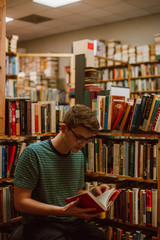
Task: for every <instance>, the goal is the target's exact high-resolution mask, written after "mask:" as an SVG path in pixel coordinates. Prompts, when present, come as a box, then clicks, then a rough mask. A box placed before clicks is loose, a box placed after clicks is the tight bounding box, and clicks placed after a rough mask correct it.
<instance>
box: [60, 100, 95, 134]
mask: <svg viewBox="0 0 160 240" xmlns="http://www.w3.org/2000/svg"><path fill="white" fill-rule="evenodd" d="M63 123H65V124H66V125H67V126H68V127H70V128H75V127H78V126H82V127H84V128H87V129H88V130H89V131H91V132H93V133H97V132H98V130H99V122H98V120H97V117H96V114H95V112H94V111H92V110H91V108H89V107H87V106H85V105H81V104H76V105H75V106H72V107H70V108H68V109H67V111H66V113H65V115H64V118H63Z"/></svg>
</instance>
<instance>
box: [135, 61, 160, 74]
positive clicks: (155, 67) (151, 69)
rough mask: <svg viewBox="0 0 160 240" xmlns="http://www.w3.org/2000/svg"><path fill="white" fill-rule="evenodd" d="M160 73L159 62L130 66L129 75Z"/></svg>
mask: <svg viewBox="0 0 160 240" xmlns="http://www.w3.org/2000/svg"><path fill="white" fill-rule="evenodd" d="M150 75H156V76H158V75H160V63H147V64H140V65H138V66H131V77H139V76H150Z"/></svg>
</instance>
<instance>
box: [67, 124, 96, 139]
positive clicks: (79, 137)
mask: <svg viewBox="0 0 160 240" xmlns="http://www.w3.org/2000/svg"><path fill="white" fill-rule="evenodd" d="M68 128H69V130H71V132H72V134H73V135H74V136H75V138H76V141H77V143H83V142H93V141H94V139H95V137H94V136H92V137H89V138H85V137H82V136H77V134H75V132H74V131H73V130H72V129H71V128H70V127H68Z"/></svg>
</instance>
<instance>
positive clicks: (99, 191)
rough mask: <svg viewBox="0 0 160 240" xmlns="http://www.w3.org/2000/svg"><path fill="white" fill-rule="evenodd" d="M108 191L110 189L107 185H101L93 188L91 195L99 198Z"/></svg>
mask: <svg viewBox="0 0 160 240" xmlns="http://www.w3.org/2000/svg"><path fill="white" fill-rule="evenodd" d="M109 189H110V187H109V186H108V185H107V184H102V185H100V186H97V187H95V188H93V189H92V193H93V195H94V196H99V195H101V194H102V193H104V192H105V191H108V190H109Z"/></svg>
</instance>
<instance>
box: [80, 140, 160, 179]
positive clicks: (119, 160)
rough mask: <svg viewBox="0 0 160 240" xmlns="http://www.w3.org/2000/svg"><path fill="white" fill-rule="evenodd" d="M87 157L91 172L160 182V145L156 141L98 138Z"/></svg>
mask: <svg viewBox="0 0 160 240" xmlns="http://www.w3.org/2000/svg"><path fill="white" fill-rule="evenodd" d="M84 155H85V170H86V171H87V172H101V173H105V174H107V173H111V174H116V175H124V176H131V177H136V178H137V177H141V178H144V179H153V180H157V178H158V143H156V142H154V141H152V143H150V142H149V141H148V142H147V141H144V140H131V139H130V140H122V139H121V140H120V139H118V140H116V139H115V140H107V142H103V141H102V139H101V138H98V139H97V138H96V139H95V141H94V142H90V143H88V144H87V146H86V147H85V148H84Z"/></svg>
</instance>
